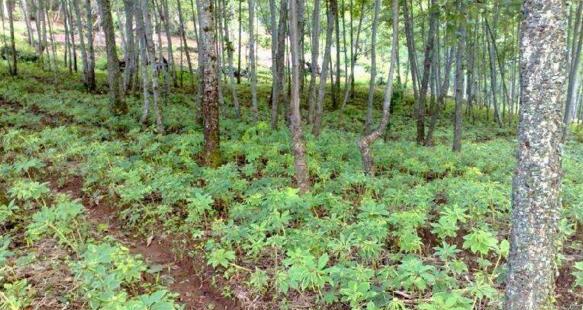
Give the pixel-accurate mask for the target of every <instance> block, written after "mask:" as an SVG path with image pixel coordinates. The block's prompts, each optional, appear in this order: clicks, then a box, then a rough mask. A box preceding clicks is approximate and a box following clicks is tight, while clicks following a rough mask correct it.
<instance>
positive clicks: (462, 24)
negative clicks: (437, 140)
mask: <svg viewBox="0 0 583 310" xmlns="http://www.w3.org/2000/svg"><path fill="white" fill-rule="evenodd" d="M457 2H458V8H459V10H460V15H461V16H462V18H461V19H460V20H459V27H458V31H457V40H458V41H457V51H456V57H455V81H456V82H455V118H454V122H453V146H452V151H454V152H460V151H461V150H462V117H463V110H462V106H463V101H464V54H465V52H466V51H465V48H466V20H465V17H466V16H465V15H466V8H465V7H466V6H465V4H464V3H463V2H462V1H461V0H458V1H457Z"/></svg>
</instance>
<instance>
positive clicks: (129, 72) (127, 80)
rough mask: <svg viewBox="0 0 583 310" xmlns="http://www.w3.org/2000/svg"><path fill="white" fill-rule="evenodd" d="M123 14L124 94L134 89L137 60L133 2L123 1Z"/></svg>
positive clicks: (132, 0) (129, 0)
mask: <svg viewBox="0 0 583 310" xmlns="http://www.w3.org/2000/svg"><path fill="white" fill-rule="evenodd" d="M123 3H124V12H125V18H126V22H125V33H126V46H125V57H124V58H125V62H126V68H125V71H124V79H123V85H124V91H125V92H126V93H128V92H130V91H131V90H133V89H134V85H133V82H134V76H135V75H136V68H137V59H136V44H135V38H134V29H133V26H134V15H135V13H134V9H135V5H136V4H135V2H134V0H124V1H123Z"/></svg>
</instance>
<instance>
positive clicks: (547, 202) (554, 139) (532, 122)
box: [505, 0, 567, 310]
mask: <svg viewBox="0 0 583 310" xmlns="http://www.w3.org/2000/svg"><path fill="white" fill-rule="evenodd" d="M522 10H523V12H524V17H523V21H522V26H521V34H520V53H521V57H520V68H521V76H520V80H521V87H522V93H521V98H520V99H521V100H520V101H521V106H520V123H519V127H518V167H517V169H516V171H515V174H514V181H513V186H512V231H511V234H510V244H511V247H510V256H509V260H508V264H509V269H508V280H507V284H506V302H505V309H509V310H513V309H521V310H522V309H526V310H529V309H532V310H534V309H550V308H553V307H552V296H553V292H554V283H555V276H554V275H555V260H556V241H557V240H556V239H557V234H558V230H559V219H560V217H561V216H560V213H561V210H562V206H561V198H560V187H561V134H562V119H561V110H562V108H563V104H564V99H565V96H564V93H565V86H566V84H565V83H566V79H565V78H566V70H565V68H566V67H567V62H566V55H565V53H563V52H562V51H565V50H566V49H565V48H566V44H565V37H566V32H565V12H564V2H563V1H562V0H525V1H524V3H523V6H522Z"/></svg>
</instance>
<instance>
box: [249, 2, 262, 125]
mask: <svg viewBox="0 0 583 310" xmlns="http://www.w3.org/2000/svg"><path fill="white" fill-rule="evenodd" d="M248 3H249V29H248V30H249V79H250V82H251V109H252V112H253V120H254V121H255V122H257V121H258V120H259V110H258V107H257V72H256V70H257V68H256V64H255V0H249V1H248Z"/></svg>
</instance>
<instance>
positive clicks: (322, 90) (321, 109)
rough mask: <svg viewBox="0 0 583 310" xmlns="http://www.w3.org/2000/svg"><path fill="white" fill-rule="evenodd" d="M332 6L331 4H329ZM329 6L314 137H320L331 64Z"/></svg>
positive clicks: (330, 16) (330, 18)
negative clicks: (327, 79)
mask: <svg viewBox="0 0 583 310" xmlns="http://www.w3.org/2000/svg"><path fill="white" fill-rule="evenodd" d="M330 4H332V2H331V3H330ZM332 12H333V11H332V8H331V5H330V6H329V7H328V10H327V18H326V20H327V23H326V46H325V47H324V59H323V61H322V73H321V74H320V87H319V89H318V101H317V102H316V113H314V121H313V125H312V134H313V135H314V136H316V137H318V136H319V135H320V127H321V125H322V124H321V123H322V113H323V112H324V95H325V93H326V78H327V76H328V68H329V66H330V62H331V59H330V58H331V57H330V56H331V55H330V54H331V52H330V50H331V46H332V32H333V31H334V15H333V13H332Z"/></svg>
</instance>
